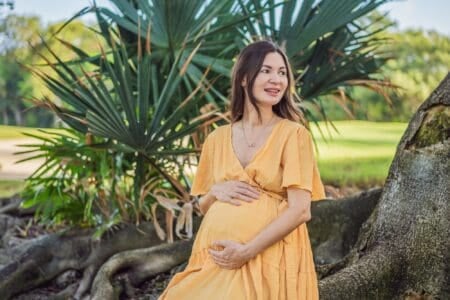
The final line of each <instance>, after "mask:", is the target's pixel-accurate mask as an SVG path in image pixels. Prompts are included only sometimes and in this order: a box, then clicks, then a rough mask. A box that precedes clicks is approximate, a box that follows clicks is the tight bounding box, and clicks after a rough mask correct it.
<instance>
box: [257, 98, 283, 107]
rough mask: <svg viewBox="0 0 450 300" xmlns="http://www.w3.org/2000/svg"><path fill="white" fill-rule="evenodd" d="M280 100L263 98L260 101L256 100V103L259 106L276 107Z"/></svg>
mask: <svg viewBox="0 0 450 300" xmlns="http://www.w3.org/2000/svg"><path fill="white" fill-rule="evenodd" d="M281 98H282V97H280V98H271V99H267V98H265V99H261V100H259V99H258V103H259V104H260V105H272V106H274V105H277V104H278V103H279V102H280V101H281Z"/></svg>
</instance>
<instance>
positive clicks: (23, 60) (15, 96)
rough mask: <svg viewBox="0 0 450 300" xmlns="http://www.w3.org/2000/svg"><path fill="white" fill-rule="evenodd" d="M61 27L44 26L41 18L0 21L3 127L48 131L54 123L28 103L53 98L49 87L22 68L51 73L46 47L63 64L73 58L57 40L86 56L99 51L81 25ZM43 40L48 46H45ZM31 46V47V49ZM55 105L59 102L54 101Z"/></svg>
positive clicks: (0, 118) (0, 121)
mask: <svg viewBox="0 0 450 300" xmlns="http://www.w3.org/2000/svg"><path fill="white" fill-rule="evenodd" d="M61 25H62V24H61V23H55V24H51V25H48V26H43V25H42V24H41V21H40V20H39V18H38V17H34V16H31V17H30V16H19V15H8V16H7V17H5V18H3V19H1V20H0V40H1V41H2V43H1V47H0V74H1V76H0V124H5V125H6V124H14V125H22V126H23V125H27V126H38V127H49V126H52V125H53V123H54V118H53V114H50V113H48V111H46V110H42V109H39V108H34V107H33V104H32V103H31V102H30V101H27V99H30V98H32V97H42V96H46V97H51V98H52V95H51V94H50V92H49V90H48V89H47V87H46V86H45V85H44V84H42V82H41V81H38V80H36V78H34V77H32V76H31V74H30V72H28V71H27V70H26V69H24V68H22V67H21V64H25V65H34V66H35V67H36V68H39V69H41V70H42V71H44V72H47V73H50V74H51V72H52V70H51V69H50V68H48V67H45V66H43V63H45V61H44V60H43V59H42V58H41V55H47V54H48V52H47V51H46V49H45V44H48V45H49V46H50V47H51V48H52V51H53V52H55V53H57V54H58V56H59V57H60V58H61V59H63V60H70V59H73V58H74V54H73V53H71V52H70V51H67V50H66V48H65V47H63V46H61V43H59V42H58V41H57V38H59V39H63V40H70V41H72V42H73V44H74V45H77V46H78V47H82V48H83V49H84V50H85V51H86V52H88V53H92V52H93V51H94V50H95V51H96V52H97V51H98V43H99V42H98V40H97V39H96V38H95V35H94V33H93V32H91V31H89V30H86V28H85V25H84V24H83V23H82V22H80V21H74V22H71V24H69V25H68V26H66V27H65V28H64V30H62V31H59V32H58V29H59V28H60V27H61ZM43 40H45V41H46V42H45V43H43ZM30 46H31V47H30ZM53 100H54V101H57V99H56V98H54V97H53Z"/></svg>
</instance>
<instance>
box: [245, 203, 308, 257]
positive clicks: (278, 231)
mask: <svg viewBox="0 0 450 300" xmlns="http://www.w3.org/2000/svg"><path fill="white" fill-rule="evenodd" d="M310 218H311V216H310V212H309V210H301V209H299V208H297V207H291V208H289V207H288V208H287V209H286V210H285V211H283V212H282V213H281V214H280V215H279V216H278V217H277V218H276V219H275V220H274V221H273V222H272V223H270V224H269V225H268V226H267V227H266V228H264V229H263V230H262V231H261V232H259V233H258V235H256V237H254V238H253V239H252V240H251V241H249V242H248V243H247V245H246V248H247V251H248V254H249V256H251V257H254V256H256V255H257V254H258V253H261V252H262V251H264V250H265V249H266V248H268V247H269V246H271V245H273V244H274V243H276V242H278V241H280V240H282V239H283V238H284V237H285V236H286V235H288V234H289V233H290V232H292V231H293V230H294V229H295V228H297V227H298V226H300V225H301V224H303V223H305V222H308V221H309V220H310Z"/></svg>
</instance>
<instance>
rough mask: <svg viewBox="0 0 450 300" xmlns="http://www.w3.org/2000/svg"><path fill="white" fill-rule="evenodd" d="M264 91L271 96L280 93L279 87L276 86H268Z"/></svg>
mask: <svg viewBox="0 0 450 300" xmlns="http://www.w3.org/2000/svg"><path fill="white" fill-rule="evenodd" d="M264 91H265V92H266V93H267V94H269V95H270V96H272V97H275V96H278V94H279V93H280V89H276V88H268V89H264Z"/></svg>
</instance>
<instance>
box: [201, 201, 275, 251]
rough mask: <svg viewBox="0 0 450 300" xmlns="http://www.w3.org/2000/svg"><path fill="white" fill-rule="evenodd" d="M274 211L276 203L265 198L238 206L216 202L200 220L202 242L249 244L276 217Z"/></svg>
mask: <svg viewBox="0 0 450 300" xmlns="http://www.w3.org/2000/svg"><path fill="white" fill-rule="evenodd" d="M277 208H278V200H276V199H273V198H270V197H269V196H267V195H265V194H261V196H260V198H259V199H258V200H254V201H253V202H251V203H248V202H243V201H242V202H241V205H240V206H236V205H232V204H228V203H224V202H220V201H216V202H215V203H214V204H213V205H212V206H211V207H210V208H209V210H208V213H207V214H206V216H205V218H204V219H203V224H202V227H203V229H204V231H205V234H206V236H205V239H204V241H205V242H206V243H207V244H209V245H210V244H211V243H212V242H213V241H215V240H218V239H228V240H233V241H237V242H241V243H245V242H248V241H249V240H251V239H252V238H254V237H255V236H256V235H257V234H258V233H259V232H260V231H261V230H262V229H264V228H265V227H266V226H267V225H268V224H270V223H271V222H272V220H273V219H274V218H276V217H277V215H278V211H277ZM205 246H206V245H205Z"/></svg>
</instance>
